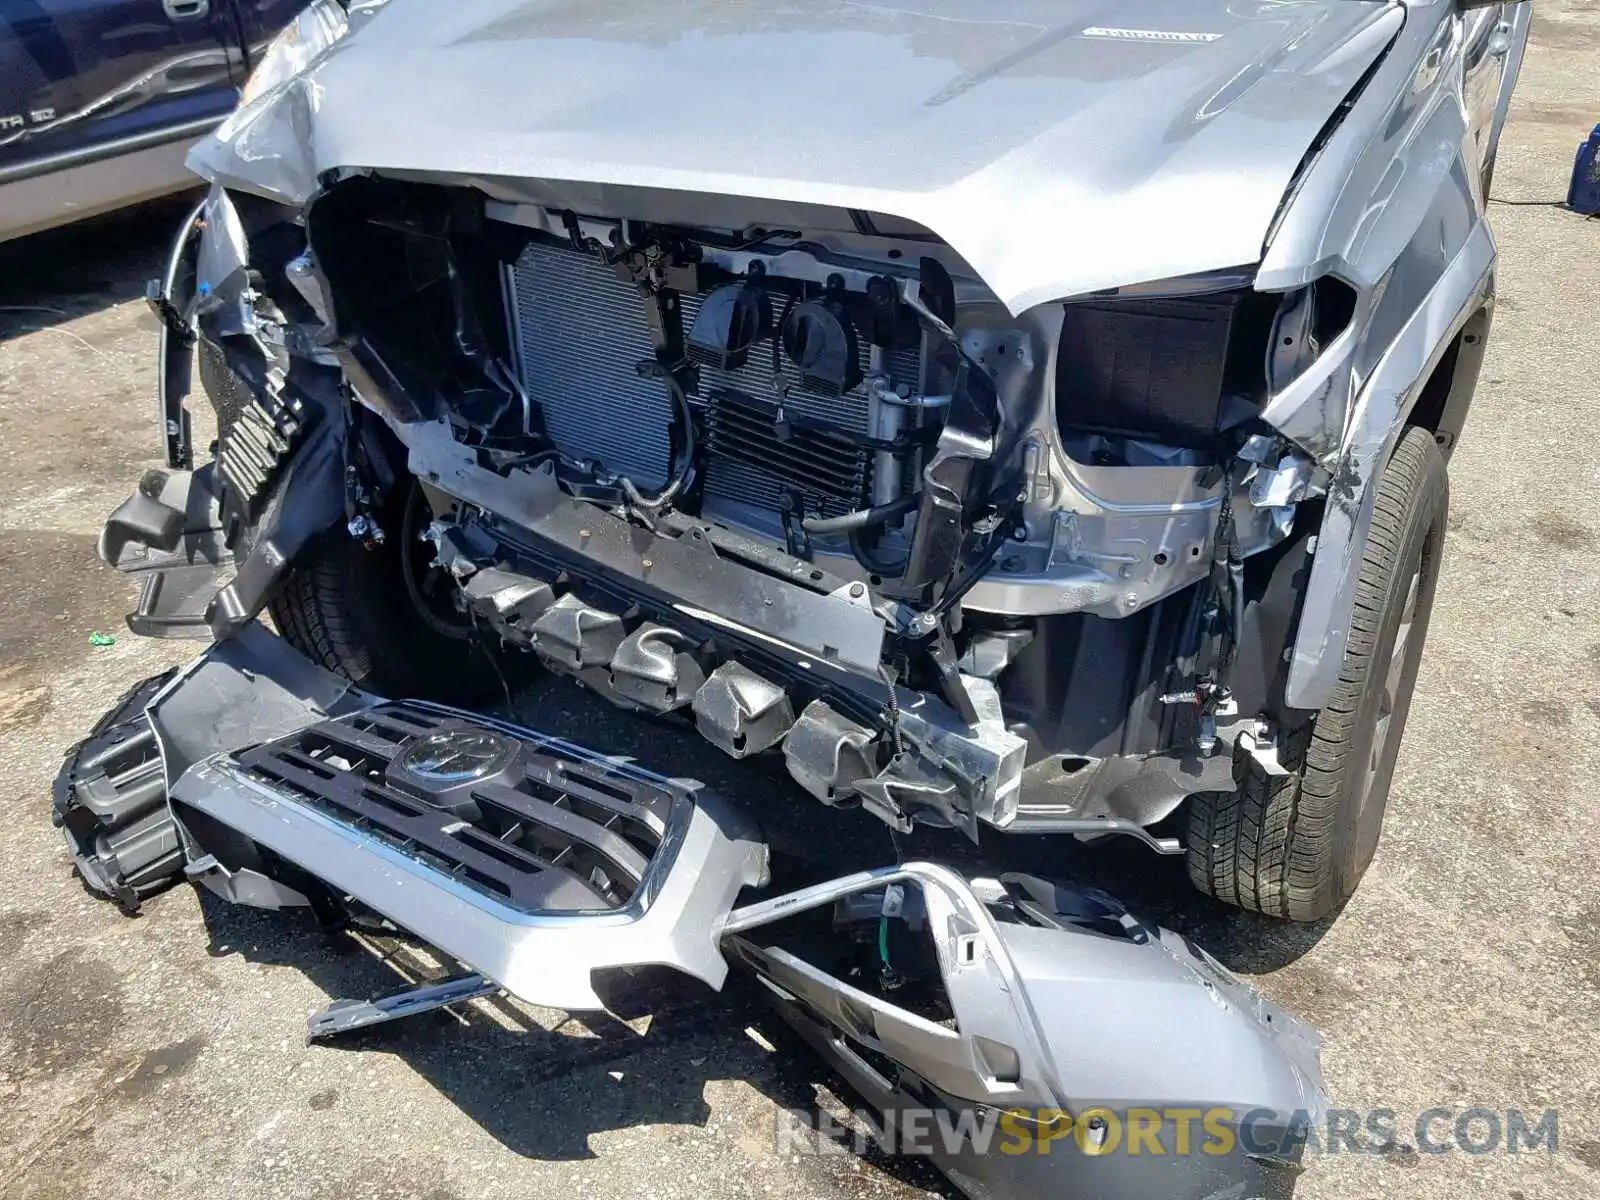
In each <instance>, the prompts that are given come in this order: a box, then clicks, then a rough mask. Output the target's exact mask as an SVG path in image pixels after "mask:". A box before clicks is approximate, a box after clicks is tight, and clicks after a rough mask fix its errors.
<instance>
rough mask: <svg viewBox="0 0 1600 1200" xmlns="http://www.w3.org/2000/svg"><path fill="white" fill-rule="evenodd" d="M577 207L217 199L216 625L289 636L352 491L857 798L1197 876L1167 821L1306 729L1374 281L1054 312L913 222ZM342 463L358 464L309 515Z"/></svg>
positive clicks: (463, 573) (655, 204)
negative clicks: (223, 557) (1284, 412)
mask: <svg viewBox="0 0 1600 1200" xmlns="http://www.w3.org/2000/svg"><path fill="white" fill-rule="evenodd" d="M573 190H574V189H571V188H562V187H559V186H557V185H555V184H549V183H540V182H537V181H517V182H516V183H514V184H513V183H509V182H506V181H492V182H484V181H479V182H478V183H477V185H475V186H469V185H467V184H465V183H436V182H418V181H401V180H395V179H387V178H383V177H380V176H375V175H373V174H371V173H353V174H349V175H348V177H345V178H339V179H334V178H331V177H330V178H327V179H325V180H324V186H323V188H322V189H321V190H320V191H319V192H318V194H317V195H316V196H315V198H314V199H313V200H312V202H311V203H310V204H309V205H308V206H307V208H306V210H305V214H304V217H303V219H302V218H301V217H300V216H298V215H295V214H291V213H289V212H288V211H287V210H285V209H283V208H281V207H279V206H277V205H274V204H267V203H264V202H263V201H261V200H259V199H256V198H254V197H251V196H249V195H247V194H245V193H240V192H230V191H227V190H224V189H221V188H217V189H214V191H213V194H212V197H211V199H210V201H208V203H207V205H206V207H205V212H204V214H203V219H202V224H203V226H204V228H203V232H202V233H201V234H200V235H199V237H198V238H197V241H198V243H199V246H198V252H197V254H196V255H195V263H196V265H195V267H194V274H193V280H194V282H193V289H194V290H193V294H192V298H191V300H190V301H189V303H188V305H187V310H188V312H189V313H191V314H193V316H194V317H195V318H197V320H198V328H199V330H200V332H201V336H202V337H203V338H205V339H206V340H207V341H208V342H210V343H211V344H212V345H213V346H214V347H215V348H217V349H218V350H220V352H221V353H223V354H224V355H225V356H226V360H227V363H228V366H229V369H230V370H231V372H232V373H233V374H234V376H235V377H236V378H237V379H239V380H242V381H244V383H245V385H246V386H247V387H248V389H249V391H250V392H251V393H252V394H253V395H254V396H255V397H256V403H255V404H254V406H253V407H252V408H251V409H250V410H249V415H248V416H247V418H246V419H245V420H243V421H241V422H239V423H237V424H236V425H235V426H233V427H232V428H230V429H229V430H227V431H225V432H224V435H223V438H222V441H221V443H220V445H219V451H218V461H217V464H216V467H215V477H214V479H213V481H212V484H211V485H210V487H211V493H212V500H213V501H214V503H211V507H212V509H214V510H215V511H214V512H212V513H211V515H210V516H209V517H207V518H205V519H209V520H211V521H213V523H214V524H215V526H216V527H218V528H219V529H220V530H221V531H222V533H223V535H224V537H223V540H226V537H227V535H228V534H229V532H230V531H233V530H243V531H248V532H247V540H249V538H255V539H256V540H257V545H256V546H254V547H252V548H251V549H252V554H253V560H252V561H246V562H244V563H241V564H239V571H238V574H237V577H236V578H235V579H234V580H233V581H232V582H231V583H230V584H229V585H228V587H226V588H224V589H223V591H222V592H221V593H220V594H219V595H218V596H217V597H216V600H215V601H214V602H211V603H210V604H209V606H207V607H204V608H202V609H192V610H191V611H190V613H189V618H190V620H191V621H196V620H199V619H201V617H202V616H203V619H204V621H205V623H206V624H208V625H209V627H210V629H211V630H212V631H213V632H216V633H218V634H222V633H225V632H227V631H229V630H231V629H236V628H238V627H239V626H240V625H241V624H242V623H244V622H246V621H249V620H251V619H253V618H254V616H255V615H256V613H257V612H259V610H260V606H261V603H262V602H263V601H264V598H265V596H266V594H267V591H268V590H269V588H270V586H271V583H272V579H273V575H274V573H275V572H276V571H280V570H281V569H282V567H283V565H284V564H286V563H288V562H290V561H292V559H293V556H294V551H295V549H296V547H297V545H299V544H303V542H304V541H306V540H308V539H309V538H310V537H313V536H315V531H316V527H317V522H318V521H319V520H320V521H321V522H322V525H323V527H326V526H327V525H328V524H332V523H334V522H335V521H336V520H337V515H336V510H339V509H342V516H343V518H344V523H345V524H346V525H347V526H348V529H349V532H350V534H351V535H352V536H358V537H361V538H364V539H377V540H380V541H381V540H382V539H383V538H384V537H386V536H389V537H394V536H405V537H407V538H408V539H409V540H412V541H415V540H418V539H420V540H421V541H423V542H425V543H426V544H427V546H428V551H427V553H428V554H429V556H430V561H431V563H432V570H433V571H434V573H435V576H436V577H435V579H434V580H433V582H432V586H433V587H435V588H439V587H443V588H444V589H445V590H447V591H449V592H451V593H453V597H454V598H453V601H452V604H453V607H454V610H455V612H456V613H457V614H458V616H459V619H460V620H462V621H464V622H470V623H471V625H472V626H473V627H474V628H475V629H477V630H478V631H479V632H480V633H481V634H484V635H488V636H491V637H493V638H495V639H496V640H498V641H499V642H500V643H501V644H503V645H505V646H508V647H513V648H518V649H521V650H525V651H528V652H530V653H531V655H532V656H534V657H536V658H537V660H538V662H539V663H541V664H542V665H544V666H545V667H547V668H549V669H551V670H554V671H557V672H561V673H565V674H568V675H571V676H574V677H575V678H577V679H579V680H580V681H582V682H583V683H584V684H585V685H587V686H588V687H590V688H592V689H593V690H595V691H596V692H598V693H599V694H601V695H603V696H605V697H606V698H607V699H609V700H611V701H613V702H615V703H616V704H618V705H620V706H622V707H624V708H628V709H632V710H637V711H643V712H648V713H653V714H657V715H664V714H674V713H675V714H678V715H679V717H680V718H681V719H682V720H683V721H684V723H685V724H689V723H692V724H693V725H694V727H696V728H697V729H698V730H699V732H700V733H701V734H702V735H704V736H705V737H706V738H707V739H708V740H709V741H711V742H712V743H713V744H714V745H716V746H718V747H719V748H721V749H722V750H724V751H725V752H727V753H729V754H731V755H733V756H735V757H745V756H747V755H751V754H756V753H760V752H764V751H771V752H774V753H781V754H782V755H783V757H784V760H785V762H786V764H787V765H788V767H789V770H790V774H791V775H792V777H793V778H794V779H795V781H796V782H797V783H799V784H800V785H801V787H802V788H804V789H805V791H807V792H808V793H810V794H811V795H812V796H814V797H816V798H817V799H818V800H820V801H822V802H823V803H825V804H829V805H861V806H863V807H865V808H867V809H869V810H870V811H872V812H873V813H875V814H876V815H878V816H879V817H881V818H882V819H883V820H884V821H885V822H887V823H888V824H890V825H891V826H893V827H895V828H897V829H901V830H907V829H909V828H910V827H911V826H912V824H913V823H915V822H925V823H930V824H937V825H944V826H951V827H954V828H956V829H960V830H963V831H965V832H966V833H967V834H968V836H970V837H972V838H974V839H976V838H977V836H978V830H979V829H980V827H982V826H984V825H987V826H990V827H992V828H996V829H1000V830H1007V831H1013V832H1042V831H1054V832H1065V833H1078V834H1081V835H1095V834H1102V833H1108V832H1127V833H1132V834H1136V835H1138V836H1140V837H1143V838H1144V839H1145V840H1146V841H1148V842H1149V843H1150V844H1152V845H1154V846H1156V847H1157V848H1158V849H1162V850H1165V851H1169V852H1170V851H1175V850H1176V849H1177V844H1176V842H1174V841H1172V840H1171V839H1163V838H1156V837H1153V836H1151V835H1150V834H1149V833H1148V832H1147V829H1148V827H1149V826H1151V825H1153V824H1155V823H1156V822H1158V821H1160V820H1161V819H1162V818H1163V817H1165V816H1167V815H1169V814H1170V813H1171V812H1172V811H1173V810H1174V809H1175V808H1176V807H1177V805H1178V804H1179V803H1180V802H1181V801H1182V800H1183V798H1184V797H1185V796H1187V795H1190V794H1192V793H1194V792H1197V791H1205V790H1226V789H1227V788H1228V787H1230V786H1231V782H1232V770H1233V768H1232V753H1233V745H1234V742H1235V741H1236V740H1237V738H1238V736H1239V735H1240V734H1246V735H1248V737H1247V740H1250V739H1253V738H1259V737H1262V735H1264V734H1266V733H1267V732H1268V727H1269V726H1270V725H1271V723H1272V722H1273V720H1274V719H1275V715H1276V711H1277V710H1276V709H1275V706H1277V708H1278V709H1281V696H1282V690H1283V683H1284V676H1285V674H1286V671H1287V665H1286V663H1285V656H1284V655H1283V653H1282V650H1283V648H1284V645H1285V641H1284V639H1285V636H1286V634H1287V632H1288V627H1289V622H1290V616H1291V613H1292V609H1293V605H1294V599H1295V594H1294V584H1293V578H1294V574H1295V571H1296V569H1297V568H1298V566H1299V565H1300V556H1301V555H1302V554H1303V548H1304V539H1303V536H1302V537H1301V538H1299V539H1293V538H1290V536H1289V535H1290V534H1291V531H1293V530H1294V529H1295V523H1296V518H1297V512H1298V511H1299V509H1300V508H1301V507H1302V506H1305V505H1306V502H1307V501H1309V500H1311V499H1312V498H1314V497H1315V496H1316V495H1318V494H1319V492H1320V491H1321V490H1322V489H1323V488H1324V487H1325V485H1326V478H1327V477H1326V473H1325V472H1324V471H1323V470H1322V469H1321V468H1319V467H1318V466H1317V465H1316V464H1315V463H1314V461H1313V460H1312V458H1311V457H1310V456H1309V455H1307V454H1306V453H1305V452H1304V451H1302V450H1300V449H1299V448H1297V447H1296V446H1295V445H1293V444H1292V443H1290V442H1289V441H1287V440H1286V439H1285V438H1283V437H1282V436H1281V435H1279V434H1277V433H1276V432H1275V431H1274V430H1273V429H1272V428H1271V426H1269V425H1267V424H1265V423H1264V422H1263V420H1262V419H1261V417H1262V413H1263V411H1264V409H1265V406H1266V404H1267V403H1268V399H1269V395H1270V392H1271V388H1270V386H1269V384H1270V382H1271V381H1272V380H1273V379H1274V378H1279V377H1281V378H1284V379H1288V378H1292V377H1293V375H1294V374H1295V372H1296V370H1297V369H1299V368H1298V367H1297V365H1296V364H1295V363H1293V362H1291V361H1290V359H1291V358H1292V355H1291V354H1290V351H1289V349H1288V348H1287V347H1288V346H1289V345H1290V344H1293V345H1295V346H1298V347H1301V351H1300V352H1301V354H1302V356H1303V357H1305V358H1307V359H1310V358H1313V357H1315V356H1316V354H1317V353H1318V350H1319V348H1320V347H1322V346H1326V345H1328V344H1329V343H1331V342H1334V341H1336V340H1337V339H1338V338H1339V336H1340V334H1341V333H1342V332H1343V331H1344V327H1345V325H1346V324H1347V323H1348V321H1349V319H1350V315H1351V313H1350V306H1349V299H1350V297H1349V294H1348V292H1347V290H1344V289H1341V288H1340V287H1338V286H1337V285H1335V284H1332V283H1329V284H1326V285H1322V286H1318V287H1316V288H1313V289H1306V290H1304V291H1302V292H1297V293H1295V294H1293V295H1289V296H1278V295H1273V296H1268V295H1263V294H1259V293H1255V292H1252V291H1251V290H1250V289H1249V287H1248V283H1247V280H1246V278H1245V277H1244V276H1242V275H1240V274H1239V273H1237V272H1233V273H1221V274H1216V275H1212V276H1207V277H1205V278H1200V279H1191V280H1185V281H1180V282H1179V283H1178V284H1175V285H1173V286H1172V287H1171V288H1169V289H1167V290H1166V291H1165V292H1160V294H1156V295H1152V294H1150V293H1151V292H1152V289H1149V288H1141V289H1132V290H1131V291H1130V292H1129V293H1128V294H1126V295H1123V294H1116V295H1108V296H1096V297H1091V298H1088V299H1080V300H1073V301H1065V302H1061V303H1053V304H1048V305H1042V306H1038V307H1035V308H1033V309H1029V310H1027V311H1026V312H1024V313H1023V314H1021V315H1020V316H1013V315H1011V314H1010V312H1009V311H1008V310H1007V309H1006V308H1005V307H1004V306H1003V305H1002V304H1001V303H1000V302H999V300H998V299H997V297H996V295H995V294H994V293H993V292H992V291H991V290H990V289H989V288H988V286H987V285H985V284H984V283H983V281H982V280H981V279H980V278H979V277H978V276H977V275H976V273H975V272H973V271H972V269H971V268H970V267H969V266H968V265H967V264H966V263H965V262H964V261H963V260H962V259H961V258H960V256H959V255H957V254H956V253H955V252H954V251H953V250H952V249H951V248H950V247H949V246H947V245H945V244H943V243H942V242H941V241H940V240H939V239H938V238H936V237H934V236H933V235H932V234H929V233H927V232H926V231H925V230H918V229H914V228H909V227H907V224H906V222H904V221H899V222H891V221H890V220H889V219H888V218H882V217H873V216H869V215H868V214H864V213H860V212H848V213H846V212H835V211H832V210H828V209H825V208H821V207H818V206H806V205H793V204H790V205H785V204H780V203H777V202H769V203H766V204H760V203H756V202H752V201H738V202H736V201H734V200H732V199H731V198H727V197H709V196H707V197H685V196H676V197H673V196H669V195H666V194H662V193H648V192H642V191H641V192H632V191H630V190H629V189H601V190H599V191H597V192H595V193H594V194H593V195H589V196H585V197H584V199H585V200H586V202H587V203H586V206H585V211H582V212H580V211H578V210H576V209H574V208H571V207H563V206H562V205H563V204H564V203H572V202H574V198H573V196H571V195H570V194H568V193H570V192H571V191H573ZM1156 291H1158V292H1159V291H1160V290H1159V289H1156ZM171 307H172V306H169V309H170V308H171ZM168 315H169V320H171V321H173V322H174V323H179V322H180V321H181V319H180V318H179V317H176V316H173V315H172V312H170V311H169V314H168ZM186 327H188V328H192V326H186ZM1175 339H1177V342H1176V343H1175ZM174 344H175V345H178V346H179V352H180V353H181V343H179V342H178V341H177V339H174ZM1175 344H1177V345H1179V346H1181V349H1182V351H1183V352H1182V353H1181V354H1179V353H1177V352H1175V351H1174V349H1173V346H1174V345H1175ZM1269 350H1270V351H1271V353H1270V354H1269ZM171 407H172V411H171V412H169V413H168V426H169V428H170V429H172V430H178V429H181V428H182V418H181V416H180V415H179V411H178V410H179V408H181V406H178V405H173V406H171ZM319 437H320V438H323V439H325V440H327V441H328V442H329V447H328V449H329V453H330V455H331V454H334V453H337V450H336V449H335V448H334V447H333V445H332V442H333V441H334V440H335V439H340V438H342V439H344V442H345V445H344V448H343V463H342V466H341V470H340V473H339V475H338V477H337V479H335V478H334V477H333V476H330V475H329V474H328V473H327V472H326V471H324V472H321V473H319V478H320V479H322V480H323V481H324V483H323V484H321V485H319V486H318V487H317V488H315V489H314V492H315V495H316V496H317V497H319V499H317V501H316V502H315V504H314V505H313V504H312V503H311V501H310V500H309V499H307V500H304V501H303V505H302V507H300V508H299V509H298V510H297V511H292V512H291V511H279V512H276V513H275V512H274V511H273V509H272V506H271V505H270V504H267V503H266V502H265V500H266V497H267V496H268V495H270V494H271V492H272V489H273V488H274V487H277V486H280V485H279V484H278V482H277V477H276V474H275V472H277V471H278V470H279V469H280V468H281V469H282V470H290V469H293V464H292V463H291V461H290V460H291V459H293V458H296V456H298V457H299V458H302V459H303V458H304V457H305V455H306V453H307V451H306V450H305V449H304V447H306V446H309V445H310V444H311V443H313V442H315V441H316V440H317V439H318V438H319ZM176 461H178V460H175V463H176ZM329 461H330V463H331V462H332V461H333V460H332V458H330V459H329ZM412 479H414V480H416V481H417V483H418V484H419V485H420V488H421V494H422V496H423V497H424V499H425V511H424V512H423V515H422V517H421V519H420V520H417V521H416V522H414V523H413V524H412V525H411V526H408V528H407V529H406V530H403V531H402V530H395V529H389V530H385V529H383V528H382V527H381V525H380V523H379V521H378V520H377V519H376V517H375V515H374V514H375V510H376V508H377V507H378V505H379V503H380V502H381V496H382V495H383V494H384V493H385V492H386V491H388V490H392V489H394V488H397V487H405V486H408V485H409V483H410V481H411V480H412ZM301 494H302V495H303V496H309V495H311V494H312V489H302V493H301ZM174 505H175V502H169V503H168V507H169V508H171V507H174ZM275 517H276V519H277V520H278V521H279V522H280V523H281V524H282V525H284V526H286V528H284V529H281V530H278V529H274V528H273V527H272V525H271V523H272V521H273V519H274V518H275ZM262 522H265V523H266V524H265V525H263V524H262ZM201 523H202V524H203V523H204V521H203V520H202V522H201ZM1305 531H1306V525H1305V523H1304V522H1302V524H1301V529H1300V532H1301V533H1302V535H1303V534H1304V532H1305ZM275 534H277V535H278V536H276V537H274V535H275ZM133 540H134V541H141V540H148V539H147V538H145V537H144V535H143V534H142V533H140V534H137V535H133ZM263 545H264V546H266V547H267V548H268V549H269V550H270V551H271V553H267V554H263V553H262V552H261V547H262V546H263ZM110 557H111V558H113V559H115V557H116V556H115V554H112V555H110ZM191 557H192V555H191ZM197 599H198V600H199V601H201V602H203V601H204V597H197Z"/></svg>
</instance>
